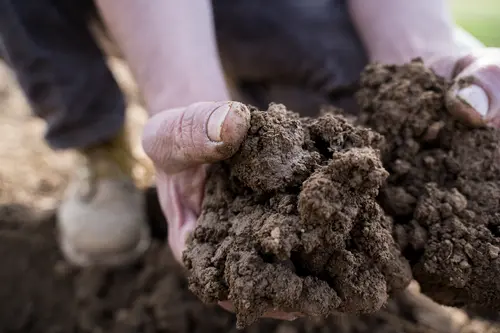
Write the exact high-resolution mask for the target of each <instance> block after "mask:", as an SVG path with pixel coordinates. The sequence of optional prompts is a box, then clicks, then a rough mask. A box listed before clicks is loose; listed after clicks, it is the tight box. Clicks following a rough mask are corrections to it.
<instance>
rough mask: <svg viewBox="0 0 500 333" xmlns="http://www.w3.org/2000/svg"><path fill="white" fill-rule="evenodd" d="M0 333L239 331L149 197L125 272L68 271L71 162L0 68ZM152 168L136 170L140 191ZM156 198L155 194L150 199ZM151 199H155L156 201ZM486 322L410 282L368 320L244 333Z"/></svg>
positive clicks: (263, 326) (136, 111)
mask: <svg viewBox="0 0 500 333" xmlns="http://www.w3.org/2000/svg"><path fill="white" fill-rule="evenodd" d="M111 61H112V63H113V69H115V72H116V73H117V75H118V78H119V81H120V82H121V83H122V84H123V86H124V88H125V90H126V91H127V94H128V96H129V100H130V108H129V111H130V112H129V119H131V123H132V126H131V128H132V132H133V133H135V135H134V138H135V147H136V149H137V151H136V152H137V157H138V161H140V162H143V163H140V164H141V165H144V164H145V165H149V164H148V161H147V160H145V159H144V155H143V154H142V151H141V150H140V146H139V142H138V140H137V138H138V133H139V131H140V128H141V125H142V124H143V123H144V120H145V114H144V112H143V110H142V109H141V108H140V107H139V106H138V105H139V102H138V95H137V93H136V91H135V88H134V85H133V83H132V82H131V80H130V76H129V73H128V72H127V71H126V69H125V68H124V66H123V64H122V63H120V62H119V61H118V60H111ZM0 117H1V121H0V138H1V140H0V221H1V224H0V262H1V263H2V266H3V268H2V270H1V272H0V285H1V287H0V331H1V332H30V333H35V332H52V333H56V332H151V333H158V332H176V333H188V332H189V333H194V332H235V318H234V316H233V315H230V314H228V313H226V312H225V311H223V310H221V309H220V308H218V307H217V306H205V305H203V304H202V303H201V302H200V301H199V300H197V298H196V297H194V296H193V295H192V294H191V293H190V292H189V291H188V290H187V283H186V279H185V277H184V272H183V271H182V269H181V268H180V267H179V266H178V265H177V264H176V263H175V262H174V261H173V259H172V257H171V255H170V253H169V250H168V247H167V246H166V244H165V243H164V241H163V239H164V236H165V234H164V223H165V222H164V221H163V220H162V219H161V216H160V215H159V212H158V207H157V205H155V204H154V203H155V197H154V195H150V196H149V198H150V199H151V200H150V202H151V203H152V204H151V205H150V206H149V212H150V213H151V214H150V215H151V216H152V220H153V225H154V226H155V227H156V228H155V235H156V239H157V240H156V242H155V244H154V246H153V247H152V249H151V250H150V251H149V252H148V254H147V256H146V258H145V259H144V260H143V261H142V262H140V263H139V264H138V265H136V266H135V267H132V268H130V269H126V270H122V271H116V272H104V271H97V270H83V271H79V270H74V269H72V268H70V267H69V266H67V265H66V264H65V263H64V261H62V259H61V257H60V254H59V252H58V250H57V247H56V243H55V238H54V228H53V227H54V214H53V213H54V209H55V208H56V207H57V204H58V201H59V200H60V198H61V194H62V190H63V189H64V186H65V184H66V182H67V180H68V177H69V175H70V172H71V168H72V165H73V163H74V158H73V156H72V154H71V153H68V152H64V153H62V152H59V153H55V152H52V151H51V150H50V149H49V148H48V147H47V146H46V145H45V144H44V142H43V140H41V138H42V136H43V131H44V126H43V123H42V122H40V121H39V120H37V119H35V118H33V117H31V115H30V112H29V107H28V106H27V105H26V102H25V100H24V98H23V97H22V94H21V93H20V91H19V89H18V87H17V85H16V84H15V81H14V80H13V79H12V77H11V75H10V73H9V71H8V69H7V68H6V67H5V66H4V65H3V64H2V65H1V66H0ZM147 170H149V168H147V167H146V168H144V167H142V166H139V165H138V167H137V170H136V171H137V172H136V174H137V179H138V182H139V183H140V184H141V185H142V186H147V185H148V184H149V183H150V173H148V172H147ZM148 193H149V194H152V193H153V192H148ZM153 194H154V193H153ZM499 330H500V329H499V328H496V327H495V326H494V325H493V324H492V323H488V322H486V321H483V320H479V319H473V318H471V317H470V316H468V315H466V314H465V312H463V311H461V310H458V309H452V308H447V307H442V306H439V305H437V304H435V303H433V302H432V301H430V300H429V299H428V298H426V297H425V296H422V295H421V294H420V293H419V292H418V286H417V285H416V284H412V285H411V287H410V288H409V289H408V290H406V291H405V292H403V293H401V294H398V295H396V296H395V298H394V299H393V300H392V301H390V302H389V303H388V305H387V306H386V307H385V308H384V309H383V310H381V311H379V312H377V313H376V314H373V315H369V316H359V317H356V316H340V317H332V318H330V319H329V320H327V321H319V322H314V321H307V320H299V321H297V322H295V323H282V322H277V321H272V320H264V321H261V322H260V323H258V324H255V325H253V326H251V327H250V328H247V329H246V332H276V333H295V332H297V333H298V332H345V333H347V332H350V333H355V332H357V333H362V332H364V333H368V332H394V333H396V332H398V333H403V332H421V333H431V332H432V333H435V332H442V333H448V332H477V333H479V332H485V333H486V332H491V333H493V332H499Z"/></svg>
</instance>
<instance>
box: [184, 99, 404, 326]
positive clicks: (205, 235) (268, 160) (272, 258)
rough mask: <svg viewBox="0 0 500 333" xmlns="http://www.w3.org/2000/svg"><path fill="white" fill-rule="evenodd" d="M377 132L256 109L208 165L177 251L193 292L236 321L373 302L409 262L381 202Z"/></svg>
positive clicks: (329, 118)
mask: <svg viewBox="0 0 500 333" xmlns="http://www.w3.org/2000/svg"><path fill="white" fill-rule="evenodd" d="M380 144H381V137H380V136H379V135H378V134H376V133H374V132H373V131H371V130H368V129H363V128H360V127H355V126H353V125H351V124H350V123H349V122H348V121H347V120H345V119H344V118H342V117H340V116H336V115H333V114H326V115H324V116H322V117H320V118H318V119H314V120H312V119H307V118H300V117H299V116H298V115H297V114H295V113H293V112H290V111H288V110H286V108H285V107H284V106H282V105H278V104H271V105H270V107H269V110H267V111H259V110H256V109H252V111H251V128H250V130H249V132H248V136H247V138H246V139H245V141H244V142H243V144H242V146H241V148H240V150H239V152H238V153H237V154H236V155H235V156H234V157H233V158H231V159H230V160H228V161H225V162H222V163H220V164H217V165H215V166H214V167H212V169H211V171H210V173H209V177H208V180H207V183H206V190H205V199H204V202H203V206H202V212H201V216H200V218H199V220H198V227H197V228H196V230H195V231H194V235H193V237H192V239H191V240H190V242H188V243H189V245H188V248H187V250H186V251H185V252H184V263H185V265H186V267H187V269H188V270H189V271H190V277H189V286H190V289H191V290H192V291H193V292H194V293H195V294H196V295H197V296H199V297H200V298H201V299H202V300H203V301H204V302H206V303H216V302H218V301H224V300H230V301H231V302H232V304H233V306H234V309H235V312H236V315H237V318H238V326H239V327H244V326H247V325H249V324H251V323H252V322H254V321H256V320H257V319H258V318H260V317H261V316H262V315H263V314H264V313H265V312H266V311H269V310H280V311H286V312H300V313H303V314H305V315H307V316H310V317H325V316H327V315H329V314H332V313H333V312H348V313H366V312H373V311H376V310H378V309H380V308H381V307H382V306H383V305H384V304H385V303H386V301H387V298H388V294H390V293H392V292H394V291H396V290H401V289H403V288H405V287H406V286H407V285H408V283H409V282H410V279H411V273H410V268H409V265H408V263H407V262H406V260H404V258H402V256H401V254H400V251H399V249H398V247H397V246H396V244H395V242H394V240H393V238H392V236H391V229H392V224H391V220H390V219H389V218H387V217H386V216H385V215H384V214H383V211H382V209H381V208H380V207H379V205H378V204H377V202H376V197H377V195H378V192H379V188H380V186H382V184H383V183H384V181H385V179H386V177H387V175H388V174H387V172H386V171H385V169H384V168H383V167H382V163H381V161H380V159H379V153H378V150H377V148H378V145H380Z"/></svg>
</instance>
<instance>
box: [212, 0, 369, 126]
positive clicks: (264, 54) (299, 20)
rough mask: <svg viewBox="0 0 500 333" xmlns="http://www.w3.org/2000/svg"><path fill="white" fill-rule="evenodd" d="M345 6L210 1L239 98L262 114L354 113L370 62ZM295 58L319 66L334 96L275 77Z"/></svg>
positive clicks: (335, 0)
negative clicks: (326, 108)
mask: <svg viewBox="0 0 500 333" xmlns="http://www.w3.org/2000/svg"><path fill="white" fill-rule="evenodd" d="M347 1H348V0H272V1H269V0H212V3H213V6H214V17H215V28H216V32H217V41H218V45H219V52H220V54H221V58H222V61H223V66H224V69H225V70H226V72H227V74H228V76H230V78H231V81H232V82H234V84H235V85H236V89H235V90H237V94H238V96H241V97H242V98H243V99H244V100H245V102H249V103H251V104H254V105H256V106H258V107H262V108H263V107H267V104H269V102H279V103H284V104H285V105H287V106H288V107H289V108H290V109H293V110H295V111H297V112H299V113H301V114H303V115H309V116H312V115H316V114H317V112H318V110H319V108H320V106H321V105H324V104H327V105H331V104H333V105H335V106H338V107H343V108H345V109H346V110H347V111H348V112H356V111H357V107H356V103H355V101H354V98H353V91H354V90H355V85H356V82H357V80H358V79H359V75H360V73H361V71H362V69H363V68H364V66H365V65H366V64H367V62H368V60H367V59H368V57H367V53H366V51H365V49H364V47H363V45H362V43H361V39H360V38H359V36H358V34H357V32H356V30H355V28H354V25H353V23H352V20H351V17H350V15H349V11H348V7H347ZM297 46H300V47H297ZM293 53H296V54H298V53H300V55H299V57H300V58H302V59H304V60H305V59H306V58H307V60H308V62H309V63H315V62H316V63H318V67H319V68H318V73H315V74H319V75H318V77H319V78H320V79H321V78H323V77H327V81H328V83H329V85H330V86H331V88H332V90H337V91H336V92H335V94H326V93H325V92H324V91H321V90H322V89H316V88H321V87H314V86H312V87H311V86H310V85H309V86H308V83H307V82H283V81H280V80H279V78H277V77H273V75H274V76H276V75H279V71H277V70H275V69H276V68H277V67H280V66H279V62H280V60H281V61H285V60H286V58H287V57H296V54H293ZM309 60H310V61H309ZM309 63H308V64H306V65H309ZM300 70H301V68H297V71H298V72H299V71H300ZM298 74H300V73H298Z"/></svg>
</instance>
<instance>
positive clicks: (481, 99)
mask: <svg viewBox="0 0 500 333" xmlns="http://www.w3.org/2000/svg"><path fill="white" fill-rule="evenodd" d="M457 98H459V99H460V100H461V101H462V102H465V103H467V104H468V105H470V106H471V107H472V108H474V110H476V111H477V112H478V113H479V114H480V115H481V116H482V117H484V116H486V114H487V113H488V109H489V100H488V96H487V95H486V92H485V91H484V89H483V88H481V87H480V86H478V85H475V84H472V85H470V86H467V87H465V88H462V89H460V90H459V91H458V93H457Z"/></svg>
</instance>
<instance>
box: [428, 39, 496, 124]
mask: <svg viewBox="0 0 500 333" xmlns="http://www.w3.org/2000/svg"><path fill="white" fill-rule="evenodd" d="M430 65H431V67H432V68H433V69H434V70H435V71H436V73H437V74H439V75H442V76H443V77H445V78H446V79H453V80H455V84H454V85H453V86H452V87H451V89H450V91H449V92H448V96H447V105H448V110H449V111H450V112H451V113H452V114H453V115H455V116H456V117H457V118H458V119H461V120H463V121H464V122H466V123H467V124H469V125H472V126H484V125H489V126H494V127H500V49H498V48H480V49H477V50H475V51H473V52H471V53H469V54H468V55H466V56H450V57H441V58H439V59H437V60H434V61H431V62H430ZM460 79H464V80H463V81H464V82H465V83H464V82H462V81H461V80H460Z"/></svg>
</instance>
